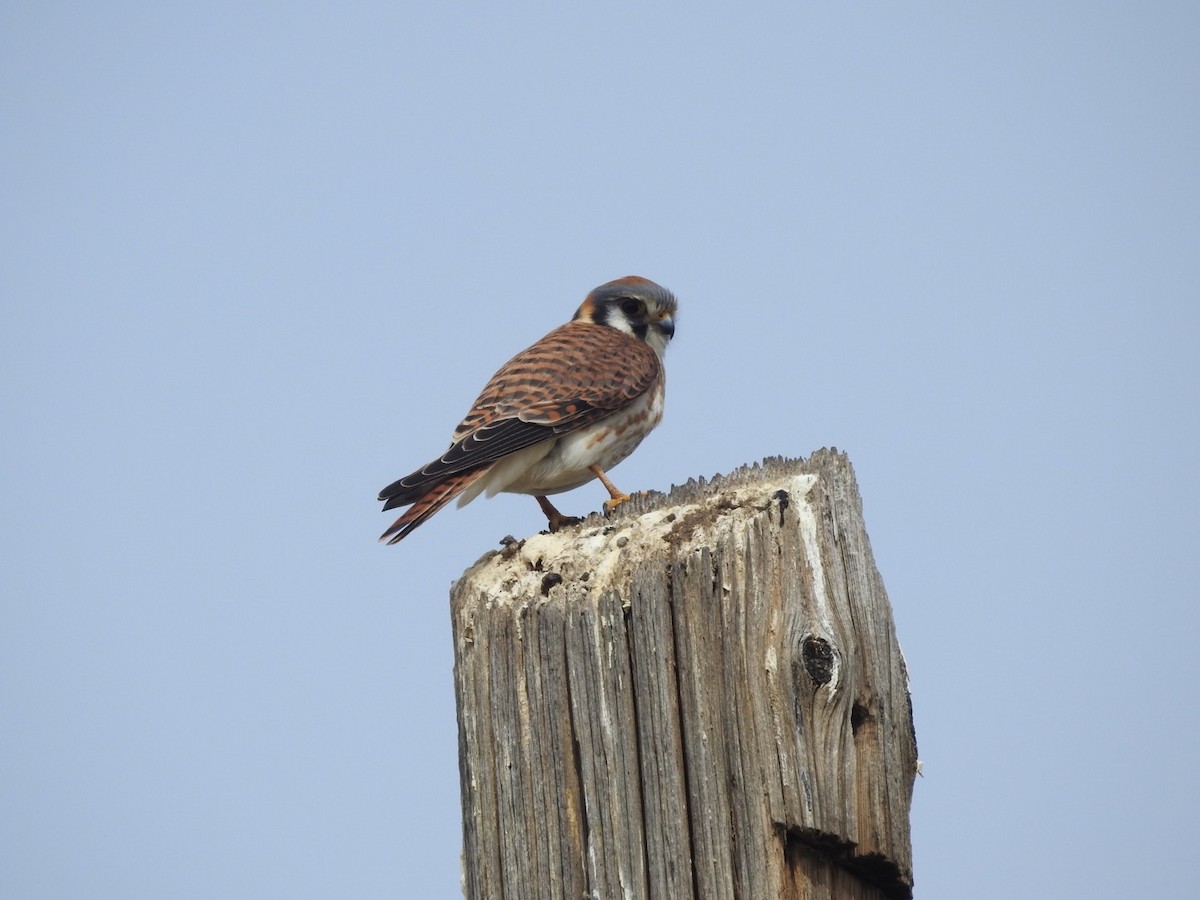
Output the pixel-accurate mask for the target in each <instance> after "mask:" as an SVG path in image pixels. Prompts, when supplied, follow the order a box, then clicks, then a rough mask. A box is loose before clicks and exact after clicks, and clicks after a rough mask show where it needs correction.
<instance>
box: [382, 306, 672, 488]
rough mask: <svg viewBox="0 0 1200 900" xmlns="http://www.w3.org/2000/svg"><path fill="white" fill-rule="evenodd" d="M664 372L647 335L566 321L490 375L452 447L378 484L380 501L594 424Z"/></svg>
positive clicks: (646, 388)
mask: <svg viewBox="0 0 1200 900" xmlns="http://www.w3.org/2000/svg"><path fill="white" fill-rule="evenodd" d="M661 372H662V364H661V363H660V362H659V359H658V356H657V354H655V352H654V350H653V349H652V348H651V347H650V346H649V345H648V344H646V343H645V342H644V341H640V340H638V339H637V338H635V337H633V336H632V335H629V334H626V333H625V332H622V331H618V330H617V329H615V328H609V327H607V326H604V325H595V324H593V323H591V322H583V321H573V322H568V323H567V324H566V325H563V326H561V327H559V328H556V329H555V330H554V331H552V332H550V333H549V334H548V335H546V336H545V337H544V338H542V339H541V340H540V341H538V342H537V343H536V344H534V345H533V346H532V347H529V348H527V349H526V350H523V351H521V352H520V353H518V354H517V355H516V356H514V357H513V358H512V359H510V360H509V361H508V362H507V363H505V364H504V365H503V366H502V367H501V368H500V371H498V372H497V373H496V374H495V375H494V376H492V380H491V381H489V382H488V385H487V387H485V388H484V389H483V393H481V394H480V395H479V397H478V399H476V401H475V404H474V406H473V407H472V408H471V411H470V412H469V413H467V416H466V418H464V419H463V421H462V423H461V424H460V425H459V426H458V428H457V429H456V430H455V432H454V437H453V441H454V442H453V443H452V444H451V445H450V448H449V449H448V450H447V451H446V452H445V453H443V454H442V456H441V457H439V458H438V459H435V460H434V461H433V462H431V463H429V464H427V465H425V466H422V467H421V468H420V469H418V470H417V471H415V472H413V473H412V474H410V475H406V476H405V477H404V478H401V479H400V480H399V481H395V482H393V483H392V484H390V485H388V486H387V487H386V488H384V489H383V490H382V491H380V493H379V499H380V500H384V501H386V503H385V505H384V507H383V508H384V509H392V508H394V507H397V506H404V505H405V504H407V503H412V502H414V501H415V500H416V499H418V498H419V497H421V496H422V495H423V494H424V493H425V492H426V490H427V489H428V486H429V485H430V484H432V483H435V482H437V481H439V480H441V479H443V478H446V477H448V476H451V475H456V474H458V473H462V472H468V471H472V470H474V469H478V468H480V467H482V466H486V465H490V464H491V463H494V462H496V461H497V460H499V459H501V458H503V457H505V456H508V455H509V454H511V453H515V452H517V451H519V450H524V449H525V448H527V447H532V446H534V445H535V444H540V443H541V442H542V441H546V440H549V439H550V438H553V437H557V436H558V435H561V434H566V433H568V432H571V431H575V430H576V429H578V428H584V427H586V426H588V425H591V424H592V423H594V422H597V421H599V420H601V419H603V418H604V417H605V416H607V415H610V414H611V413H613V412H615V411H616V410H618V409H622V408H624V407H625V406H627V405H629V404H630V403H631V402H633V401H634V400H635V399H637V398H638V397H639V396H641V395H642V394H644V393H645V392H646V391H647V390H649V388H650V386H651V385H652V384H654V381H655V379H656V378H658V377H659V376H660V374H661Z"/></svg>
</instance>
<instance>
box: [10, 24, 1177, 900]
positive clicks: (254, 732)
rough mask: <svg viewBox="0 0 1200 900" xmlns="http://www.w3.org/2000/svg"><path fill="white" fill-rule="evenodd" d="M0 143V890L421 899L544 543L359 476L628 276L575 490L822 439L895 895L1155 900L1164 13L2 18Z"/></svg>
mask: <svg viewBox="0 0 1200 900" xmlns="http://www.w3.org/2000/svg"><path fill="white" fill-rule="evenodd" d="M0 129H2V130H0V227H2V234H0V238H2V240H0V297H2V302H3V320H2V328H0V366H2V377H3V401H2V402H3V407H2V409H0V412H2V415H3V422H4V423H5V424H4V427H3V430H2V437H0V452H2V454H3V460H4V464H3V494H2V498H3V509H4V514H3V517H2V523H3V524H2V526H0V527H2V533H0V579H2V581H0V587H2V596H3V602H2V621H0V717H2V718H0V896H2V897H5V898H14V900H18V898H19V900H43V898H47V900H48V898H123V900H124V898H164V897H170V898H218V897H219V898H263V897H287V898H333V897H338V898H341V897H353V898H395V897H400V898H454V897H457V896H459V852H460V846H461V834H460V825H459V813H460V810H459V787H458V762H457V732H456V725H455V713H454V696H453V690H452V682H451V665H452V654H451V642H450V619H449V611H448V590H449V585H450V582H451V580H452V579H454V578H456V577H457V576H458V575H459V574H460V573H461V572H462V571H463V569H464V568H466V567H467V566H468V565H469V564H470V563H472V562H473V561H474V560H475V559H476V558H477V557H478V556H479V555H481V554H482V553H483V552H485V551H486V550H488V549H489V548H491V547H493V546H495V544H496V541H497V540H498V539H499V538H500V537H502V536H503V535H505V534H507V533H513V534H516V535H519V536H520V535H528V534H530V533H532V532H535V531H536V530H538V529H539V528H541V527H542V526H543V521H544V520H543V519H542V518H541V516H540V513H539V511H538V508H537V506H536V504H535V503H533V501H532V500H530V499H529V498H525V497H501V498H498V499H495V500H492V501H488V502H482V501H479V502H476V503H475V504H473V505H471V506H469V507H467V508H466V509H464V510H453V509H452V510H447V511H445V512H443V513H441V514H439V515H438V516H437V517H436V518H435V519H434V520H433V521H431V522H430V523H429V524H427V525H425V526H424V527H422V528H421V529H420V530H419V531H417V532H416V533H415V534H414V535H413V536H412V537H411V538H409V539H408V540H406V541H405V542H404V543H402V544H401V545H400V546H398V547H383V546H380V545H378V544H376V542H375V538H376V536H377V535H378V533H379V532H380V531H382V530H383V528H384V527H385V526H386V524H387V523H388V522H390V521H391V516H390V515H389V516H385V515H382V514H381V513H380V512H379V510H378V504H377V503H375V502H374V498H375V495H376V493H377V492H378V490H379V489H380V488H381V487H383V486H384V485H385V484H387V483H388V482H390V481H392V480H393V479H394V478H397V477H399V476H400V475H403V474H406V473H407V472H408V471H410V470H411V469H413V468H415V467H416V466H418V465H420V464H422V463H424V462H425V461H427V460H428V459H429V458H431V457H432V456H434V455H436V454H438V453H440V452H441V450H442V449H443V448H444V445H445V444H446V442H447V440H448V437H449V434H450V432H451V430H452V429H453V428H454V426H455V425H456V424H457V422H458V420H459V418H460V417H461V416H462V414H463V413H464V412H465V411H466V409H467V406H468V404H469V403H470V401H471V400H472V399H473V398H474V396H475V394H476V392H477V391H478V389H479V388H480V387H481V386H482V384H483V382H484V381H485V380H486V379H487V377H488V376H489V375H491V373H492V372H493V371H494V370H495V369H496V368H497V367H498V366H499V365H500V364H501V363H502V362H504V361H505V360H506V359H507V358H508V357H509V356H510V355H512V354H513V353H514V352H516V351H517V350H519V349H521V348H522V347H524V346H526V345H527V344H529V343H531V342H532V341H534V340H536V339H537V338H539V337H541V335H543V334H544V333H545V332H547V331H549V330H550V329H551V328H553V327H554V326H556V325H558V324H560V323H561V322H563V321H565V320H566V319H567V318H568V317H569V316H570V315H571V313H572V312H573V311H574V308H575V306H576V305H577V304H578V302H579V301H580V300H581V299H582V297H583V296H584V294H585V293H586V292H587V291H588V290H590V289H591V288H592V287H595V286H596V285H598V284H600V283H601V282H604V281H607V280H609V279H611V278H615V277H618V276H621V275H626V274H631V273H637V274H641V275H645V276H647V277H650V278H653V279H655V280H657V281H660V282H661V283H663V284H664V285H666V286H668V287H669V288H671V289H672V290H673V291H675V292H676V294H677V295H678V297H679V299H680V304H681V312H680V316H679V319H678V332H677V335H676V340H675V342H674V344H673V345H672V347H671V349H670V352H669V355H668V360H667V361H668V371H669V375H670V377H669V388H668V396H667V416H666V419H665V421H664V423H663V425H662V427H661V428H660V429H659V430H658V431H657V432H656V433H655V434H654V435H652V436H651V437H650V438H649V439H648V440H647V441H646V442H645V443H644V444H643V446H642V448H641V449H640V450H639V451H638V453H637V454H635V456H634V457H633V458H631V459H630V460H629V461H628V462H626V463H624V464H623V465H622V466H620V467H619V468H618V469H617V470H616V471H615V473H614V480H616V482H617V484H618V485H620V486H622V487H623V488H625V489H626V490H634V489H642V488H658V489H666V488H668V487H669V486H670V485H671V484H672V483H677V482H683V481H686V480H687V478H689V477H691V476H695V475H711V474H713V473H716V472H726V471H728V470H730V469H731V468H733V467H735V466H737V465H738V464H740V463H743V462H749V461H753V460H756V459H759V458H761V457H763V456H766V455H771V454H787V455H807V454H808V453H809V452H811V451H812V450H813V449H816V448H818V447H822V446H827V445H836V446H837V447H839V448H841V449H844V450H846V451H848V452H849V454H850V457H851V459H852V461H853V463H854V465H855V468H856V470H857V473H858V478H859V483H860V487H861V489H862V493H863V498H864V508H865V513H866V520H867V525H868V528H869V531H870V536H871V541H872V545H873V547H874V550H875V555H876V559H877V562H878V564H879V568H880V571H881V573H882V575H883V579H884V581H885V583H886V585H887V588H888V591H889V594H890V597H891V601H892V605H893V607H894V610H895V616H896V620H897V627H898V630H899V635H900V640H901V643H902V645H903V647H904V650H905V653H906V655H907V659H908V665H909V669H910V672H911V676H912V686H913V697H912V699H913V706H914V709H915V715H916V725H917V736H918V742H919V746H920V752H921V758H922V760H923V761H924V766H925V777H924V778H923V779H920V780H919V781H918V783H917V785H916V793H915V797H914V804H913V814H912V822H913V841H914V853H915V874H916V896H917V897H919V898H922V900H942V898H947V900H949V898H963V897H971V898H975V900H979V898H983V900H989V898H1012V897H1053V898H1058V897H1087V898H1127V897H1134V896H1137V897H1185V896H1195V894H1196V875H1195V871H1196V869H1195V862H1194V858H1193V857H1194V853H1195V846H1196V844H1197V842H1200V826H1198V825H1197V810H1198V809H1200V776H1198V775H1197V760H1198V759H1200V755H1198V751H1197V745H1198V744H1200V700H1197V689H1198V688H1200V649H1198V645H1200V612H1198V608H1197V607H1198V602H1200V588H1198V585H1200V562H1198V561H1200V524H1198V521H1200V516H1198V514H1197V509H1198V508H1200V478H1198V476H1197V462H1196V457H1197V425H1198V423H1200V414H1198V410H1200V362H1198V356H1200V5H1198V4H1195V3H1174V4H1172V3H1125V4H1114V3H1082V2H1080V3H1044V2H1029V3H1004V4H990V5H987V6H985V5H984V4H962V3H941V4H937V3H935V4H928V3H924V4H892V3H889V4H884V3H879V4H820V5H815V4H809V3H775V4H761V5H753V4H739V5H738V6H737V8H735V7H734V5H733V4H728V5H725V4H706V3H698V4H689V5H684V4H671V5H660V4H631V5H624V4H612V3H609V4H604V5H603V6H602V7H599V6H598V7H595V8H585V7H584V6H583V5H574V6H572V7H571V8H568V7H566V6H565V5H550V4H528V3H505V4H489V5H486V6H482V5H470V4H454V5H453V6H452V5H450V4H429V3H394V2H393V3H355V2H348V3H347V2H341V3H336V4H335V3H330V4H327V5H326V4H283V3H269V4H265V3H253V2H252V3H225V2H212V3H204V4H189V5H187V6H183V5H180V4H158V3H106V4H100V3H88V4H82V3H80V4H64V3H56V2H39V3H23V4H17V3H11V2H6V3H3V4H2V5H0ZM603 497H604V492H603V490H602V489H601V488H599V487H598V486H596V485H589V486H587V487H584V488H581V489H579V490H578V491H576V492H574V493H572V494H568V495H564V496H563V497H562V498H560V499H562V501H563V502H562V504H561V506H562V508H563V509H564V510H565V511H568V512H586V511H588V510H591V509H595V508H596V507H597V506H598V505H599V503H600V501H601V500H602V499H603Z"/></svg>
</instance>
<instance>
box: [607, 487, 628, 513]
mask: <svg viewBox="0 0 1200 900" xmlns="http://www.w3.org/2000/svg"><path fill="white" fill-rule="evenodd" d="M628 499H629V495H628V494H621V493H618V494H615V495H614V496H613V498H612V499H611V500H605V501H604V514H605V515H606V516H609V515H612V511H613V510H614V509H616V508H617V507H618V506H620V505H621V504H622V503H624V502H625V501H627V500H628Z"/></svg>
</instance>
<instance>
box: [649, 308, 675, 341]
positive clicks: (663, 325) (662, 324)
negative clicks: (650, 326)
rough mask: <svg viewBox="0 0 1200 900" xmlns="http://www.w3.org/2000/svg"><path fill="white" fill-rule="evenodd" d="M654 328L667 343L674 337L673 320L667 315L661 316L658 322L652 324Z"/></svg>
mask: <svg viewBox="0 0 1200 900" xmlns="http://www.w3.org/2000/svg"><path fill="white" fill-rule="evenodd" d="M654 327H655V328H657V329H658V330H659V332H660V333H661V334H662V335H663V337H665V338H666V339H667V340H668V341H669V340H670V339H671V338H673V337H675V319H673V318H672V317H671V315H670V314H669V313H664V314H662V316H661V317H660V318H659V320H658V321H657V322H655V323H654Z"/></svg>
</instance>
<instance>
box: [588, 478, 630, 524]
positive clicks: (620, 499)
mask: <svg viewBox="0 0 1200 900" xmlns="http://www.w3.org/2000/svg"><path fill="white" fill-rule="evenodd" d="M588 468H589V469H591V470H592V474H593V475H595V476H596V477H597V478H599V479H600V483H601V484H602V485H604V487H605V489H607V491H608V496H610V497H612V499H611V500H605V501H604V513H605V515H608V514H609V513H611V512H612V511H613V510H614V509H616V508H617V507H618V506H620V505H621V504H622V503H624V502H625V501H626V500H628V499H629V495H628V494H626V493H624V492H623V491H620V490H618V489H617V486H616V485H615V484H613V483H612V482H611V481H609V480H608V476H606V475H605V474H604V473H603V472H601V471H600V469H599V467H597V466H588Z"/></svg>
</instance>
